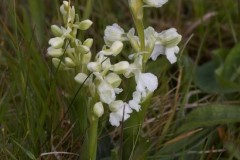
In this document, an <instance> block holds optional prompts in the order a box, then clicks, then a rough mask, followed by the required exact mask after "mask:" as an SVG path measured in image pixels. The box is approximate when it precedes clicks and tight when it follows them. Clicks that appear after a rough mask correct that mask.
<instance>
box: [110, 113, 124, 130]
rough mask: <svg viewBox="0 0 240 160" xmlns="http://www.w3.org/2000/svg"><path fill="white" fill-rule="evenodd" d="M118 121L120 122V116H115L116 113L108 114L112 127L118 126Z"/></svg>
mask: <svg viewBox="0 0 240 160" xmlns="http://www.w3.org/2000/svg"><path fill="white" fill-rule="evenodd" d="M120 121H122V117H121V115H119V114H117V113H116V112H112V113H110V117H109V122H110V123H111V125H112V126H116V127H118V126H119V125H120Z"/></svg>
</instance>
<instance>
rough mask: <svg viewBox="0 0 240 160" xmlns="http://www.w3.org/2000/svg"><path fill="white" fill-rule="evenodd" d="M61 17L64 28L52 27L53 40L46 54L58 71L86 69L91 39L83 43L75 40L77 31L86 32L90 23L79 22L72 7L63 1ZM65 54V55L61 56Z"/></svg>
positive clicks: (88, 21) (89, 57)
mask: <svg viewBox="0 0 240 160" xmlns="http://www.w3.org/2000/svg"><path fill="white" fill-rule="evenodd" d="M60 12H61V14H62V17H63V21H64V26H61V27H59V26H57V25H52V26H51V30H52V33H53V35H54V36H55V37H54V38H51V39H50V40H49V42H48V43H49V45H50V47H49V48H48V49H47V54H48V55H49V56H51V57H52V62H53V64H54V66H55V67H59V69H64V70H68V69H76V70H82V69H84V68H86V64H87V63H88V62H89V61H90V59H91V55H92V54H91V51H90V48H91V46H92V44H93V39H91V38H88V39H86V40H85V41H84V42H81V41H80V40H79V39H77V32H78V30H82V31H84V30H87V29H89V28H90V26H91V25H92V21H90V20H84V21H79V17H78V15H77V14H75V8H74V6H72V7H71V6H70V4H69V2H67V1H63V4H62V5H61V7H60ZM64 53H65V55H63V54H64Z"/></svg>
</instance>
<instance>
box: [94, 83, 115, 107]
mask: <svg viewBox="0 0 240 160" xmlns="http://www.w3.org/2000/svg"><path fill="white" fill-rule="evenodd" d="M97 91H98V95H99V97H100V100H101V101H102V102H104V103H106V104H110V103H111V102H113V101H114V100H115V99H116V94H115V91H114V88H113V87H112V86H111V85H110V84H108V83H107V82H105V81H104V80H102V81H101V82H100V84H99V85H98V87H97Z"/></svg>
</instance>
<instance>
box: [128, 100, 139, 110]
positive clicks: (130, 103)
mask: <svg viewBox="0 0 240 160" xmlns="http://www.w3.org/2000/svg"><path fill="white" fill-rule="evenodd" d="M128 104H129V106H130V107H131V108H132V109H134V110H136V111H137V112H138V111H139V110H140V109H141V106H140V105H139V104H138V103H137V102H136V101H134V100H130V101H129V103H128Z"/></svg>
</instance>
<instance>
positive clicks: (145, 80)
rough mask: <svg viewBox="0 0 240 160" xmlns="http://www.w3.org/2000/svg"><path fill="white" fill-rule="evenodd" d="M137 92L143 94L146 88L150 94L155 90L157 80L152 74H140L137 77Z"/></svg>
mask: <svg viewBox="0 0 240 160" xmlns="http://www.w3.org/2000/svg"><path fill="white" fill-rule="evenodd" d="M137 78H138V79H137V90H139V91H140V92H143V91H144V90H145V88H147V89H148V90H149V91H150V92H153V91H154V90H155V89H157V86H158V79H157V77H156V76H155V75H154V74H152V73H140V74H139V76H138V77H137Z"/></svg>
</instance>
